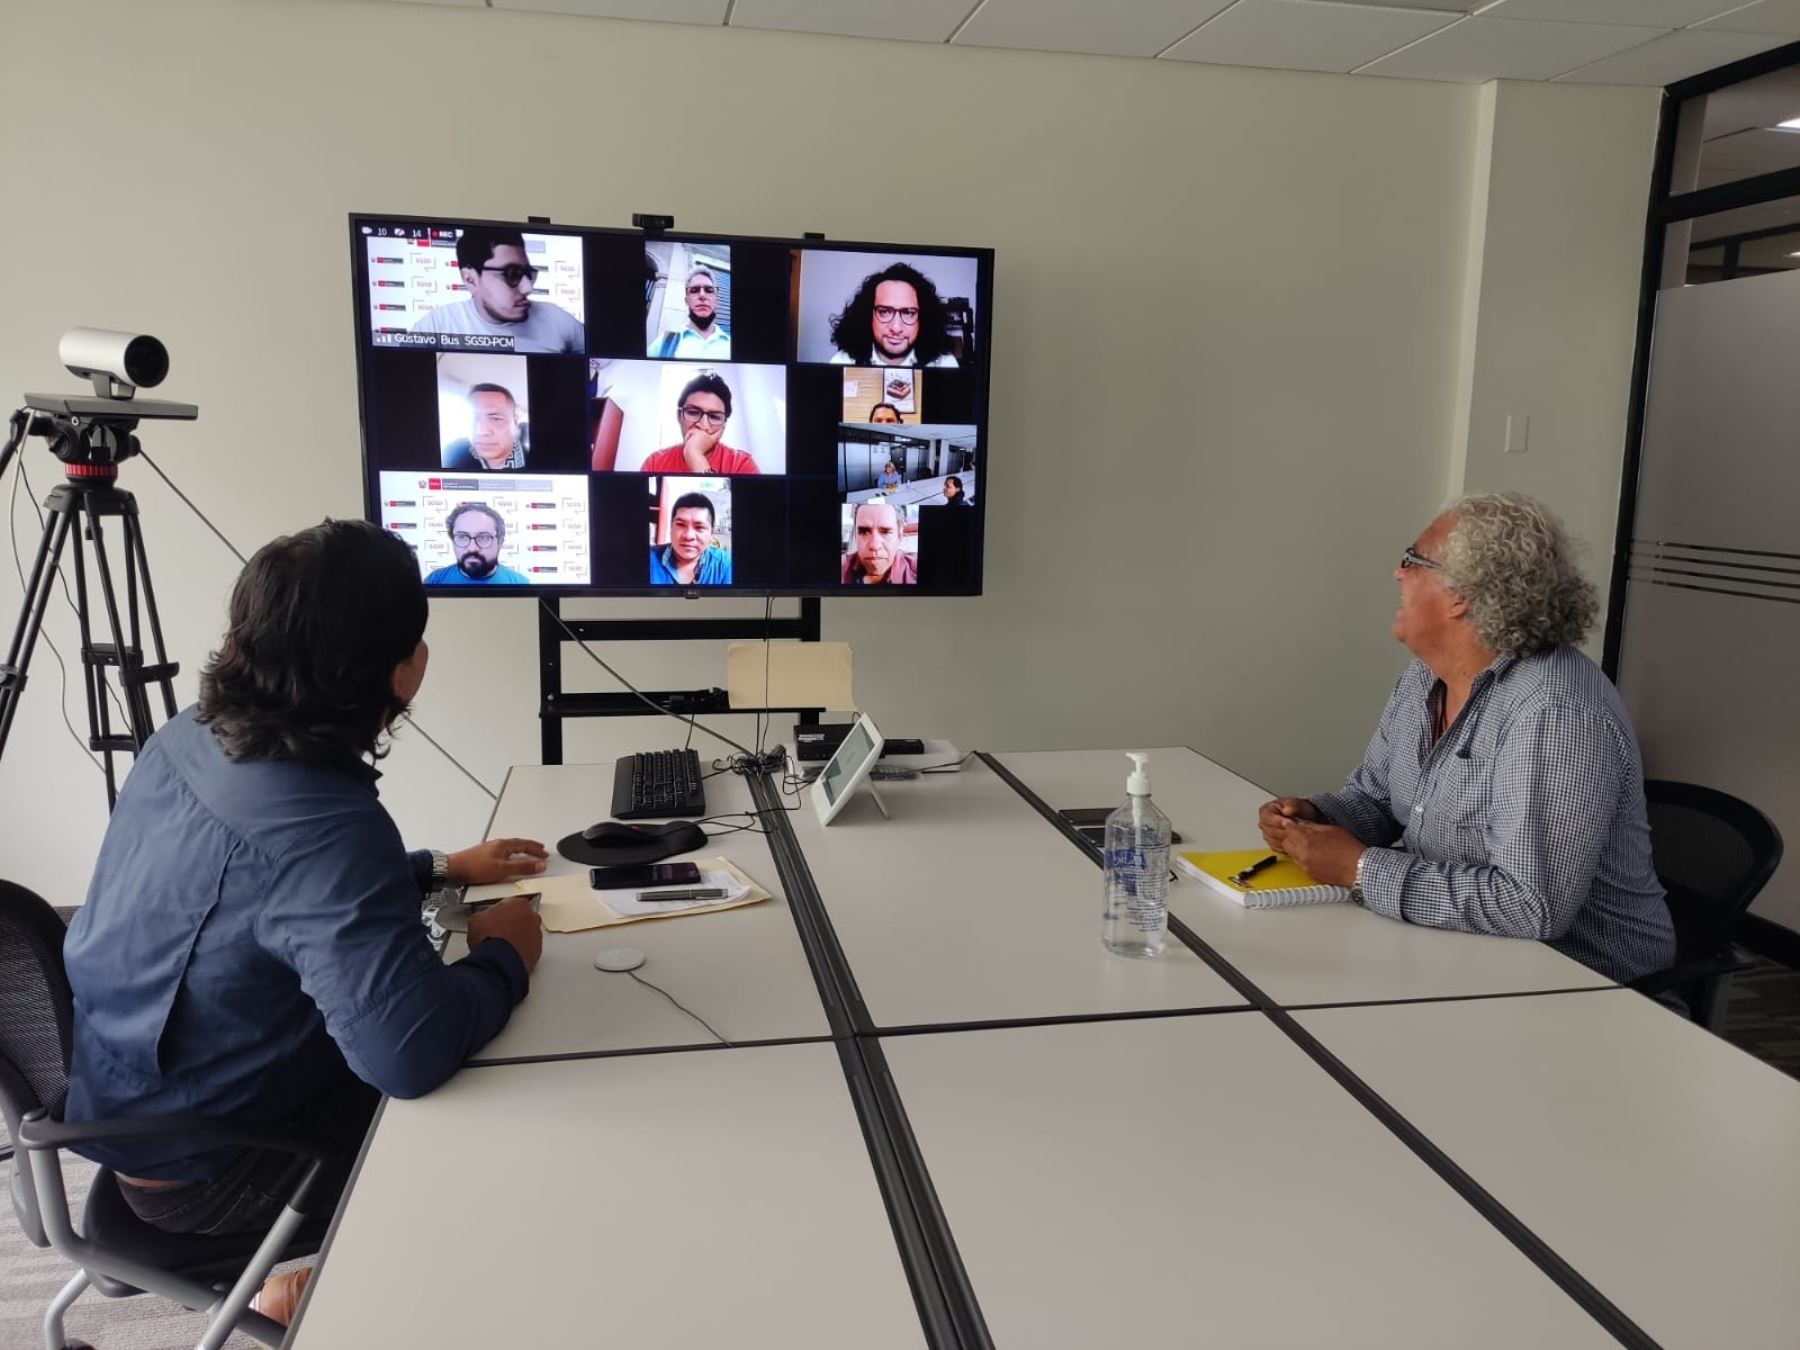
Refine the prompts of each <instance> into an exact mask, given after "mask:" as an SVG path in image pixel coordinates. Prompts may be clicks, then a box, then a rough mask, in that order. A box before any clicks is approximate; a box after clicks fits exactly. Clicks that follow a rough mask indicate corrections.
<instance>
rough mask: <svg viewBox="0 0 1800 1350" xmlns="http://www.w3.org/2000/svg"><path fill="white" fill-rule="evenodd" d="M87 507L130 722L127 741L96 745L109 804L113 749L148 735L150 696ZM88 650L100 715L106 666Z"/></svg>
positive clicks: (102, 539)
mask: <svg viewBox="0 0 1800 1350" xmlns="http://www.w3.org/2000/svg"><path fill="white" fill-rule="evenodd" d="M84 504H85V506H86V508H87V520H88V532H89V533H88V538H89V540H90V541H91V543H92V544H93V548H94V571H95V573H96V575H97V577H98V579H99V582H100V598H101V600H102V601H104V602H105V604H106V624H107V627H108V628H109V629H110V630H111V632H112V640H113V655H114V659H115V660H116V661H117V662H118V666H119V692H120V693H121V694H122V695H123V697H124V700H125V716H126V718H127V719H128V720H129V722H130V725H129V726H128V727H126V728H125V730H126V731H127V732H128V733H129V738H130V739H129V744H122V743H121V742H120V738H117V737H108V738H103V739H102V740H101V743H100V746H99V749H100V751H101V753H102V754H103V755H105V757H106V800H107V803H108V804H109V805H110V804H111V803H113V802H114V801H116V800H117V798H118V790H117V788H116V786H115V780H114V776H113V760H112V757H113V752H114V751H115V750H130V751H131V753H132V754H134V755H135V754H137V753H138V752H139V751H141V750H142V749H143V748H144V742H145V741H147V740H149V739H150V734H151V731H152V727H151V725H150V700H149V699H148V698H147V697H146V696H145V694H144V683H143V680H142V679H141V678H140V671H141V668H142V666H143V663H144V662H143V654H142V653H141V652H139V651H138V649H137V647H136V646H135V645H133V644H132V643H130V642H128V641H127V640H126V639H127V634H126V632H125V629H124V627H123V625H122V624H121V623H120V621H119V599H118V595H117V594H116V593H115V591H114V590H113V577H112V565H111V564H110V563H109V562H108V561H107V557H106V536H105V535H104V534H103V533H102V531H101V525H100V521H101V516H100V513H99V512H98V511H96V510H95V509H94V503H93V501H92V500H91V499H90V500H88V501H87V502H85V503H84ZM82 615H83V623H84V627H85V622H86V615H87V606H86V604H83V605H82ZM88 654H89V655H90V656H91V657H93V659H92V660H91V661H90V663H89V666H88V674H89V676H90V680H91V683H92V686H93V694H92V697H93V698H94V699H96V700H98V702H99V711H100V714H101V717H102V718H104V717H105V715H106V707H105V697H106V668H105V662H104V660H102V659H100V658H99V655H98V653H95V652H94V651H93V648H92V646H91V645H90V646H89V647H88Z"/></svg>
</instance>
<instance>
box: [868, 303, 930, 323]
mask: <svg viewBox="0 0 1800 1350" xmlns="http://www.w3.org/2000/svg"><path fill="white" fill-rule="evenodd" d="M875 318H876V319H877V320H878V321H879V322H881V323H892V322H893V321H894V320H895V319H898V320H900V322H901V323H906V324H912V323H917V322H918V321H919V311H918V310H917V309H916V308H914V307H913V306H910V305H909V306H907V307H906V308H905V309H896V308H895V307H894V306H892V305H877V306H875Z"/></svg>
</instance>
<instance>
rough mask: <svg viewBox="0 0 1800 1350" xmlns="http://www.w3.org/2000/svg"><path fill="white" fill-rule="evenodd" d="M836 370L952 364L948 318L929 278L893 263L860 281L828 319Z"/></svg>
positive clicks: (953, 364)
mask: <svg viewBox="0 0 1800 1350" xmlns="http://www.w3.org/2000/svg"><path fill="white" fill-rule="evenodd" d="M831 341H832V345H833V346H835V347H836V348H837V353H836V354H835V355H834V356H833V357H832V358H831V363H832V364H833V365H836V366H940V367H941V366H955V365H956V364H957V360H956V352H955V347H954V344H953V343H952V342H951V340H950V314H949V310H948V309H947V308H946V307H945V305H944V302H943V300H942V298H941V297H940V296H939V295H938V289H937V286H936V284H935V283H933V281H932V280H931V278H930V277H928V276H926V275H925V274H924V273H923V272H921V271H920V270H919V269H918V268H916V267H914V266H912V265H911V264H909V263H903V262H897V263H892V264H890V265H889V266H887V267H884V268H882V270H881V271H879V272H871V273H870V274H869V275H868V276H866V277H864V278H863V281H862V285H861V286H859V287H857V290H856V294H855V295H854V296H853V297H851V300H850V303H849V304H848V305H846V306H844V312H843V313H842V314H839V315H837V316H836V317H835V318H833V319H832V321H831Z"/></svg>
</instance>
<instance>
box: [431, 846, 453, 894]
mask: <svg viewBox="0 0 1800 1350" xmlns="http://www.w3.org/2000/svg"><path fill="white" fill-rule="evenodd" d="M449 884H450V855H449V854H448V853H442V852H439V851H438V850H437V849H435V848H434V849H432V850H431V886H430V889H431V890H434V891H441V890H443V889H444V888H445V887H447V886H448V885H449Z"/></svg>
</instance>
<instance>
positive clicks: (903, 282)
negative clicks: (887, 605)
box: [350, 215, 994, 596]
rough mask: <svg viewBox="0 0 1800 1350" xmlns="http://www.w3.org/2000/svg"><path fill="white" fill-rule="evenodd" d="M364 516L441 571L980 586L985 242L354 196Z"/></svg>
mask: <svg viewBox="0 0 1800 1350" xmlns="http://www.w3.org/2000/svg"><path fill="white" fill-rule="evenodd" d="M350 244H351V259H352V264H351V272H352V276H353V281H354V294H355V306H356V350H357V374H358V394H359V398H360V401H361V413H362V446H363V475H364V493H365V501H366V509H367V513H368V518H369V519H370V520H373V521H375V522H377V523H378V524H380V525H382V526H383V527H385V528H386V529H389V530H391V531H393V532H394V533H395V534H397V535H398V536H399V537H400V538H401V539H403V540H405V541H406V542H407V543H408V544H409V545H411V546H412V549H413V551H414V553H415V555H416V556H417V558H418V562H419V574H420V576H421V577H422V578H423V579H424V581H425V585H426V587H427V589H428V590H429V591H430V592H431V593H432V594H434V595H441V596H443V595H459V596H469V595H485V596H494V595H512V596H518V595H522V594H530V593H533V592H537V593H542V594H549V595H617V596H627V595H631V596H645V595H700V594H708V593H722V594H729V593H732V592H739V593H749V594H756V595H808V596H811V595H845V596H849V595H976V594H979V593H980V591H981V561H982V529H983V522H984V520H985V518H986V508H987V493H986V482H987V468H988V465H987V452H988V436H987V426H988V356H989V341H988V336H989V334H990V333H991V332H992V331H993V308H992V295H993V266H994V258H993V253H992V251H991V250H989V249H981V248H950V247H943V246H937V245H894V244H865V243H850V242H843V241H837V240H832V241H829V242H826V241H820V240H811V239H772V238H756V237H749V236H725V235H699V234H676V233H666V234H651V233H646V232H643V231H638V230H618V229H577V228H566V227H560V226H550V225H543V224H532V223H515V224H508V223H495V222H491V221H471V220H445V219H430V218H422V217H409V216H389V215H384V216H377V215H352V216H351V217H350Z"/></svg>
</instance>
